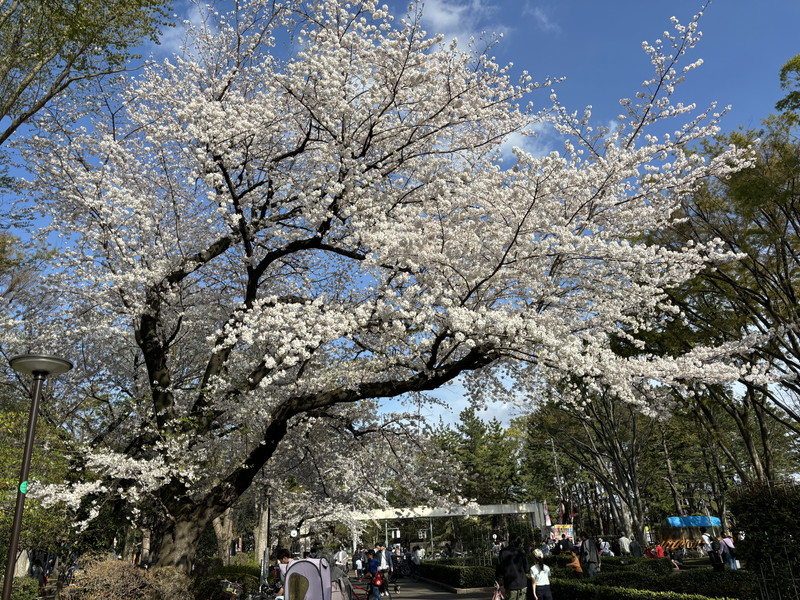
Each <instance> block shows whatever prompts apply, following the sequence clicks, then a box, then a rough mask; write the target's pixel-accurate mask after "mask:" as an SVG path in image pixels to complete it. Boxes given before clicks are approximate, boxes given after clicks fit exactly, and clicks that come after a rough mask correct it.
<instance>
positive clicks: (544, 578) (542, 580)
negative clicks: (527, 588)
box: [531, 565, 550, 585]
mask: <svg viewBox="0 0 800 600" xmlns="http://www.w3.org/2000/svg"><path fill="white" fill-rule="evenodd" d="M531 578H532V579H533V583H535V584H536V585H550V567H548V566H547V565H542V566H541V567H539V565H533V566H532V567H531Z"/></svg>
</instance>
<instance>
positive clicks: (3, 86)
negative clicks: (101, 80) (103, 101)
mask: <svg viewBox="0 0 800 600" xmlns="http://www.w3.org/2000/svg"><path fill="white" fill-rule="evenodd" d="M169 7H170V3H169V2H167V1H165V0H132V1H130V2H128V1H125V2H123V1H120V0H79V1H70V0H25V1H24V2H23V1H22V0H2V1H0V121H1V122H2V123H3V125H2V128H0V145H2V144H3V143H4V142H5V141H6V140H8V138H9V137H11V135H13V134H14V132H15V131H17V129H19V128H20V127H21V126H22V124H23V123H26V122H28V121H29V120H30V119H31V118H32V117H33V116H34V115H35V114H36V113H38V112H39V111H40V110H42V108H44V107H45V106H46V105H47V104H48V102H50V101H51V100H52V99H53V98H55V97H56V96H58V95H59V94H61V93H62V92H64V91H65V90H67V89H68V88H70V87H71V86H74V85H75V84H76V83H78V82H81V81H86V80H88V79H93V78H96V77H100V76H102V75H108V74H111V73H119V72H121V71H123V70H124V69H126V68H127V67H128V63H129V61H130V60H131V59H133V58H137V57H138V55H136V54H135V49H136V47H137V46H139V45H140V44H141V43H142V42H143V41H145V40H148V39H149V40H151V41H153V42H155V41H157V36H158V33H159V30H160V27H162V26H164V25H166V24H167V23H168V22H167V20H166V19H167V16H168V13H169Z"/></svg>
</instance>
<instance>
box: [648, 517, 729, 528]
mask: <svg viewBox="0 0 800 600" xmlns="http://www.w3.org/2000/svg"><path fill="white" fill-rule="evenodd" d="M661 526H662V527H722V522H721V521H720V520H719V517H667V518H666V519H664V520H663V521H662V522H661Z"/></svg>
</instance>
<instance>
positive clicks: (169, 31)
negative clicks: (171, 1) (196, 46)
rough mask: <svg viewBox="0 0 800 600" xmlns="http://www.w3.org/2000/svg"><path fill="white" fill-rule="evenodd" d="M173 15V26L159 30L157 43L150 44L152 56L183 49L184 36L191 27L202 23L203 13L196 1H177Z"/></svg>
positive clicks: (172, 53)
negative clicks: (159, 35)
mask: <svg viewBox="0 0 800 600" xmlns="http://www.w3.org/2000/svg"><path fill="white" fill-rule="evenodd" d="M179 5H180V6H178V5H176V6H175V10H176V11H177V12H176V14H175V15H174V17H175V26H174V27H169V28H165V29H164V30H163V31H162V32H161V37H160V38H159V40H158V44H152V45H151V48H150V51H151V53H152V54H153V55H154V56H172V55H174V54H181V53H182V52H183V51H184V50H185V44H186V36H187V33H188V31H189V28H191V27H200V26H202V25H203V22H204V20H205V15H204V14H203V12H202V10H201V9H200V7H199V6H198V5H197V4H196V3H179Z"/></svg>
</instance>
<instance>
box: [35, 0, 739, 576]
mask: <svg viewBox="0 0 800 600" xmlns="http://www.w3.org/2000/svg"><path fill="white" fill-rule="evenodd" d="M697 27H698V22H697V19H695V20H693V21H691V22H690V23H689V24H688V25H681V24H676V25H675V32H674V34H668V35H666V36H663V37H662V40H661V41H659V42H657V43H656V44H653V45H646V46H645V51H646V52H647V54H648V55H649V57H650V59H651V61H652V63H653V67H654V76H653V78H652V79H650V80H648V81H646V82H645V83H644V86H643V88H642V89H641V90H640V91H639V92H637V94H636V97H635V98H634V99H625V100H623V101H622V105H623V107H624V110H623V114H622V115H620V118H619V120H618V123H617V126H616V127H615V128H614V129H612V130H610V129H606V128H601V129H595V128H593V127H592V126H591V125H590V119H591V115H590V113H589V111H588V110H587V111H586V112H585V113H583V114H578V113H573V112H571V111H568V110H566V109H565V108H563V107H561V106H560V105H558V104H557V103H556V104H555V106H554V107H552V108H551V109H550V110H548V111H546V112H543V113H534V112H533V111H532V110H531V109H530V107H529V106H528V105H527V104H526V101H527V100H529V99H530V97H531V94H532V93H534V92H535V91H536V89H537V88H538V87H539V86H538V85H537V84H535V83H532V81H531V78H530V76H529V75H528V74H527V73H523V74H522V76H521V78H520V80H518V81H513V80H512V79H511V77H510V71H509V68H506V67H502V66H500V65H497V64H495V62H493V60H492V59H491V58H490V56H489V55H488V50H487V51H486V52H476V51H474V50H469V51H463V50H461V49H459V48H458V47H457V45H455V44H449V45H448V44H444V43H443V42H442V41H441V40H440V39H437V38H433V39H431V38H427V37H426V36H425V35H424V34H423V32H422V30H421V27H420V14H419V12H418V7H412V10H411V12H410V13H409V14H408V15H407V16H406V18H405V19H403V20H401V21H398V22H395V21H393V19H392V17H391V15H389V14H388V13H387V12H386V10H385V9H384V8H381V7H380V6H378V4H377V3H376V2H374V1H373V0H361V1H358V2H342V1H339V0H317V1H314V2H288V3H285V4H277V3H274V2H271V1H268V0H256V1H254V2H249V3H247V4H246V5H242V6H239V7H237V8H236V12H235V13H234V14H231V15H224V14H217V13H216V12H214V11H213V10H211V11H210V12H209V13H208V14H206V15H205V18H204V19H203V20H202V25H200V26H198V27H197V28H195V29H194V30H192V31H190V36H189V42H190V45H191V46H190V47H189V48H187V49H186V51H185V53H184V54H183V55H182V56H180V57H174V58H172V59H170V60H168V61H165V62H164V63H162V64H159V65H151V66H149V67H148V68H147V69H146V71H145V72H144V73H143V74H142V75H141V76H137V77H121V78H120V79H118V80H117V81H116V82H115V85H114V86H108V85H107V86H105V87H104V88H102V89H100V88H98V90H97V93H96V95H95V96H94V99H93V101H91V102H88V103H87V102H72V103H70V102H64V103H63V105H62V106H60V107H59V108H60V111H59V114H58V115H57V117H56V116H53V117H52V118H50V117H48V116H47V115H45V118H43V119H42V120H41V121H40V123H39V125H40V127H41V129H42V132H43V133H42V135H40V136H38V137H36V138H32V139H30V140H28V142H27V143H26V144H25V146H24V148H22V152H23V153H24V158H25V160H26V161H27V163H28V164H29V165H30V168H31V170H32V171H33V172H34V174H35V177H34V179H33V181H32V183H31V184H30V186H29V188H28V193H29V194H30V199H31V201H32V202H34V203H35V204H36V205H37V207H38V208H39V209H41V210H44V211H45V212H46V213H47V214H49V215H50V216H52V217H54V218H53V219H52V221H51V222H50V223H49V224H48V225H47V226H45V227H43V229H42V231H41V232H40V235H41V239H42V240H44V239H46V238H47V237H48V236H50V235H58V236H60V240H61V242H60V243H61V247H60V248H59V253H58V255H57V256H56V257H55V258H54V262H53V264H52V268H51V272H50V273H49V274H48V277H47V279H46V281H44V282H43V283H42V288H41V293H42V295H43V296H47V297H52V298H54V299H57V305H58V307H59V311H58V312H55V313H54V314H52V316H51V317H50V318H49V319H48V321H47V324H46V327H44V326H43V327H41V328H37V330H36V333H37V336H36V341H35V343H37V344H42V345H43V346H47V347H48V348H49V350H50V351H51V352H55V351H63V353H64V354H67V355H69V356H72V357H75V358H76V359H78V360H77V362H78V365H77V368H76V370H75V371H74V372H73V373H71V374H70V379H69V381H70V382H71V385H73V386H74V389H73V398H75V399H78V400H77V401H78V402H81V403H82V404H80V405H78V406H72V407H71V408H70V410H71V411H72V412H71V414H74V415H78V416H79V417H82V418H80V425H79V426H76V427H75V429H74V431H75V433H76V436H77V438H78V439H79V440H80V444H82V445H83V447H84V449H83V454H82V456H83V457H84V461H85V464H86V465H87V466H88V467H91V468H92V469H93V470H94V472H96V473H99V474H100V475H101V476H102V479H101V480H98V481H95V482H91V483H90V484H85V485H80V486H75V487H73V488H70V489H67V488H62V489H59V490H57V491H54V494H56V496H57V497H58V498H59V499H75V498H79V497H82V496H84V495H86V494H94V495H108V496H113V497H117V498H119V499H122V500H124V501H126V502H130V503H133V504H135V503H137V502H142V501H143V499H147V500H148V501H149V502H150V503H151V505H152V506H153V507H157V510H158V511H160V513H161V515H162V516H163V520H162V522H161V528H160V548H159V551H158V556H159V560H160V561H161V563H162V564H174V565H180V566H183V567H186V568H188V565H189V563H190V561H191V558H192V555H193V553H194V548H195V547H196V544H197V540H198V538H199V535H200V533H201V532H202V531H203V529H204V528H205V527H206V526H207V525H208V524H209V523H210V522H211V520H213V519H214V518H216V517H218V516H219V515H221V514H222V513H223V512H224V511H225V510H226V509H227V508H228V507H229V506H231V505H232V504H233V503H234V502H236V500H237V498H239V497H240V496H241V495H242V494H243V493H244V492H245V491H246V490H247V489H248V488H249V487H250V486H251V485H252V483H253V481H254V479H255V478H256V477H257V476H264V477H265V478H267V479H269V480H270V481H272V482H273V485H275V486H282V485H284V482H285V481H286V474H287V470H286V469H287V463H285V462H282V459H283V458H285V457H287V456H293V455H298V454H299V455H303V454H305V453H307V452H309V449H312V450H311V452H312V453H313V452H322V451H323V449H322V442H321V441H320V440H323V439H324V440H326V441H325V443H326V444H327V445H328V446H330V445H334V446H335V447H336V451H337V454H336V456H338V457H339V460H338V461H337V463H338V465H339V466H340V467H342V468H345V470H343V471H342V470H336V469H333V468H330V469H319V468H316V467H317V464H316V462H314V461H310V462H306V463H305V464H306V466H307V468H308V469H311V470H312V471H311V472H312V473H313V474H314V475H316V476H317V477H318V478H321V479H323V480H324V481H326V482H327V481H330V482H331V484H332V485H331V487H330V488H329V489H331V490H333V489H346V487H347V486H352V485H359V484H360V483H361V480H359V479H358V478H357V475H356V473H354V472H353V471H349V470H346V461H345V460H344V459H343V458H342V457H346V456H348V451H349V452H352V451H353V449H354V448H355V447H357V446H358V445H359V444H361V443H363V442H364V441H365V440H379V441H380V444H379V445H378V446H377V447H378V448H379V449H378V450H373V452H375V453H376V455H377V457H378V459H379V462H378V464H387V463H388V461H390V460H392V458H391V456H392V449H391V448H390V447H388V446H387V445H386V444H385V441H384V438H383V435H382V431H384V430H385V427H382V425H384V424H382V423H381V421H380V419H379V418H378V416H377V415H376V411H375V402H376V401H379V400H380V399H382V398H386V397H399V396H403V395H405V394H409V393H424V392H425V391H427V390H432V389H434V388H437V387H439V386H441V385H443V384H445V383H447V382H448V381H451V380H453V379H454V378H456V377H458V376H462V377H464V378H465V381H466V384H467V386H468V388H469V389H470V391H471V394H472V395H473V397H474V398H475V399H476V400H478V401H480V400H481V399H482V398H486V397H489V396H491V395H492V394H497V393H502V394H507V393H508V389H507V387H508V385H509V382H511V384H510V385H513V386H514V388H513V391H514V392H515V393H517V394H519V396H520V397H521V398H525V397H527V394H529V393H531V392H532V391H533V390H535V389H536V388H538V387H539V386H540V385H541V384H542V382H543V381H545V380H551V381H558V382H561V383H565V382H566V383H568V382H569V381H571V380H573V379H575V378H577V379H580V380H581V381H583V382H585V383H586V385H588V386H589V388H588V389H590V390H592V389H599V388H601V387H602V388H603V389H605V390H608V391H609V393H613V394H614V395H615V396H616V397H618V398H620V399H622V400H624V401H627V402H632V403H640V402H641V395H640V394H639V393H638V392H637V390H638V389H640V388H641V387H642V386H647V385H650V384H653V383H654V382H665V383H669V384H672V385H678V386H681V385H685V384H686V383H687V382H689V381H692V380H696V379H700V380H705V379H709V378H710V379H711V380H714V381H720V380H731V379H736V378H737V377H739V376H740V375H741V374H742V372H743V370H747V368H748V365H737V364H734V363H733V362H732V361H730V360H728V358H729V357H730V355H731V354H733V353H735V352H736V351H738V350H740V349H742V348H744V347H745V344H744V343H743V342H738V341H737V342H736V343H732V344H728V345H722V346H720V347H714V346H704V345H701V344H698V345H697V346H695V347H693V348H691V349H689V350H687V351H686V352H684V353H681V354H677V355H664V356H659V355H655V354H639V355H636V356H631V355H623V354H620V353H619V352H617V351H616V349H615V347H614V346H613V344H612V339H613V338H614V337H617V336H619V335H623V332H625V331H643V330H648V329H651V328H654V327H657V326H658V325H660V324H661V323H662V322H663V320H664V319H665V318H669V316H670V315H675V314H677V312H678V311H677V309H676V308H675V306H674V305H673V304H672V303H671V302H670V300H669V298H668V296H667V293H666V291H667V290H668V289H670V288H672V287H675V286H677V285H679V284H680V283H681V282H683V281H685V280H686V279H688V278H690V277H692V276H693V275H695V274H696V273H697V272H699V271H700V270H701V269H703V267H704V266H705V265H706V264H707V263H708V262H709V261H720V260H726V259H728V258H729V256H728V255H727V254H726V252H725V251H724V249H722V248H719V247H718V246H717V244H716V243H713V242H709V243H700V244H686V245H684V246H677V247H676V246H674V245H665V244H659V243H653V242H652V241H649V240H648V239H646V237H645V236H644V235H643V234H644V233H646V232H650V231H654V230H659V229H661V228H664V227H665V226H667V225H668V224H669V223H670V219H671V216H672V214H673V213H674V212H675V210H676V209H677V208H678V207H679V202H680V200H681V199H682V198H684V197H685V196H686V195H687V194H690V193H692V192H694V191H695V190H696V189H697V187H698V185H699V183H700V182H701V181H703V180H704V179H705V178H708V177H710V176H718V177H722V176H724V175H726V174H728V173H731V172H733V171H735V170H736V169H738V168H740V167H741V166H742V165H743V164H745V161H746V156H747V151H746V150H744V149H741V148H736V147H733V146H732V147H730V148H729V149H727V150H726V151H724V152H721V153H720V154H718V155H714V156H710V157H706V156H702V155H700V154H698V153H693V152H688V151H687V148H689V147H690V146H691V145H693V144H696V143H697V142H698V141H699V140H701V139H703V138H705V137H707V136H709V135H713V134H714V133H716V132H717V131H718V126H717V121H718V115H716V114H715V113H714V108H713V107H711V108H709V109H708V110H707V111H705V112H700V113H699V114H693V113H692V111H693V110H694V108H693V107H691V106H686V105H683V104H680V103H677V102H676V103H673V102H672V99H671V98H672V94H673V92H674V88H675V85H677V84H679V83H680V81H681V80H682V78H683V77H684V76H685V74H686V73H687V72H689V71H691V70H692V69H693V68H695V67H696V66H698V65H699V63H690V64H688V65H687V66H681V67H679V66H678V65H679V61H681V60H683V59H684V55H685V53H686V52H688V51H689V50H690V49H691V48H692V47H693V46H694V44H695V42H696V41H697V40H698V39H699V34H698V31H697ZM287 36H288V37H287ZM286 39H290V40H291V45H290V46H288V47H287V48H284V49H281V50H279V49H277V48H276V45H277V44H279V43H280V41H281V40H286ZM665 120H667V121H668V122H670V123H671V124H672V126H674V127H676V128H677V131H678V133H677V134H675V135H661V134H660V133H659V131H660V130H659V128H660V127H661V122H662V121H665ZM540 122H544V123H547V124H549V125H550V126H552V127H553V128H554V129H555V130H556V131H557V132H559V133H560V134H561V135H562V137H563V149H561V150H559V151H553V152H551V153H549V154H547V155H544V156H534V155H531V154H529V153H526V152H524V151H523V150H521V149H515V150H514V152H513V159H512V160H511V161H509V160H508V159H507V158H506V159H505V161H504V160H503V144H504V142H505V141H506V140H507V139H508V137H509V136H510V135H511V134H512V133H516V132H522V131H525V130H526V129H527V128H530V127H531V126H532V125H533V124H536V123H540ZM25 331H26V330H24V328H23V327H21V328H20V332H19V333H20V336H21V337H22V338H23V339H25V343H28V344H33V343H34V341H33V339H32V338H31V337H28V338H25ZM634 341H635V340H634ZM394 423H395V424H396V425H397V426H398V427H404V426H406V424H407V423H408V421H407V419H406V420H404V419H402V418H400V419H398V420H397V421H395V422H394ZM323 432H324V433H328V434H329V433H331V432H337V437H335V438H328V437H323V436H322V433H323ZM334 440H335V441H334Z"/></svg>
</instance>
